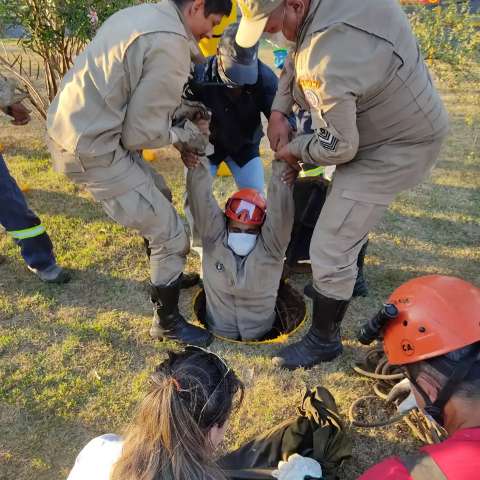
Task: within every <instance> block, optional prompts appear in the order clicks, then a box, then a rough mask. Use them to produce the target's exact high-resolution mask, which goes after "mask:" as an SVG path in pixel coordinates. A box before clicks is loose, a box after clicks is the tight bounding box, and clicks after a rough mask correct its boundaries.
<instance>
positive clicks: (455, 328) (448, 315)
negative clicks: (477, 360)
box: [383, 275, 480, 365]
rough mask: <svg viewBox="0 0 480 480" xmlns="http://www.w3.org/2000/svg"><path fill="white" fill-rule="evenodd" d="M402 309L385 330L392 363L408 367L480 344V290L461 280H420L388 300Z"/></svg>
mask: <svg viewBox="0 0 480 480" xmlns="http://www.w3.org/2000/svg"><path fill="white" fill-rule="evenodd" d="M388 302H389V303H393V304H394V305H395V306H396V307H397V309H398V316H397V317H396V318H395V319H392V320H390V321H389V322H388V323H387V325H386V326H385V330H384V338H383V342H384V350H385V354H386V355H387V358H388V361H389V362H390V363H391V364H394V365H406V364H409V363H414V362H419V361H420V360H426V359H428V358H433V357H438V356H439V355H443V354H446V353H449V352H452V351H454V350H457V349H459V348H463V347H466V346H467V345H471V344H473V343H476V342H479V341H480V289H479V288H477V287H475V286H474V285H472V284H471V283H468V282H466V281H464V280H461V279H460V278H455V277H447V276H443V275H427V276H424V277H418V278H415V279H413V280H409V281H408V282H406V283H404V284H403V285H401V286H400V287H399V288H397V289H396V290H395V291H394V292H393V293H392V294H391V295H390V298H389V300H388Z"/></svg>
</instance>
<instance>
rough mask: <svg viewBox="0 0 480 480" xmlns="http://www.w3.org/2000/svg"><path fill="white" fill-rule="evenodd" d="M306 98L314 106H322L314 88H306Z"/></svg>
mask: <svg viewBox="0 0 480 480" xmlns="http://www.w3.org/2000/svg"><path fill="white" fill-rule="evenodd" d="M305 99H306V100H307V102H308V104H309V105H310V106H311V107H312V108H318V107H319V106H320V99H319V98H318V95H317V94H316V93H315V92H314V91H313V90H305Z"/></svg>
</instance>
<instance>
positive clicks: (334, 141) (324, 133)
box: [315, 128, 338, 152]
mask: <svg viewBox="0 0 480 480" xmlns="http://www.w3.org/2000/svg"><path fill="white" fill-rule="evenodd" d="M315 134H316V135H317V137H318V139H319V142H320V145H321V146H322V147H323V148H324V149H325V150H330V151H331V152H335V151H336V150H337V145H338V138H337V137H336V136H335V135H333V134H332V133H331V132H329V131H328V130H325V129H324V128H319V129H318V130H315Z"/></svg>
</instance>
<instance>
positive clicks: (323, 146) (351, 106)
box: [289, 24, 392, 165]
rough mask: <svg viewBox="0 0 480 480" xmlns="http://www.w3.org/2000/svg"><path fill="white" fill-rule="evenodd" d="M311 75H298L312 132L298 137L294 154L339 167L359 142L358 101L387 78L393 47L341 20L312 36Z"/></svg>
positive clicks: (309, 56) (310, 50)
mask: <svg viewBox="0 0 480 480" xmlns="http://www.w3.org/2000/svg"><path fill="white" fill-rule="evenodd" d="M308 49H309V54H308V57H307V60H306V61H307V65H308V66H307V68H306V69H305V71H307V72H309V74H308V76H303V77H302V78H297V82H298V83H299V84H300V86H301V88H302V90H303V94H304V96H305V99H306V101H307V103H308V105H309V107H310V113H311V116H312V129H313V133H312V134H306V135H299V136H298V137H296V138H294V139H293V140H292V142H291V143H290V144H289V149H290V152H291V153H293V154H294V155H295V156H297V157H298V158H301V159H302V161H304V162H306V163H313V164H316V165H339V164H342V163H347V162H349V161H351V160H352V159H353V158H354V157H355V155H356V153H357V151H358V146H359V134H358V129H357V100H358V99H359V98H361V97H362V96H363V95H365V94H366V93H371V92H372V91H374V90H375V87H376V86H377V85H381V83H382V82H383V81H384V79H385V76H386V75H387V71H388V69H389V68H390V65H391V62H392V49H391V46H390V45H388V44H387V42H384V41H383V40H379V39H377V38H375V37H373V36H372V35H369V34H367V33H365V32H361V31H358V30H356V29H353V28H351V27H349V26H347V25H343V24H339V25H335V26H333V27H331V28H330V29H328V30H326V31H324V32H320V33H317V34H315V35H313V36H312V37H311V39H310V45H309V46H308Z"/></svg>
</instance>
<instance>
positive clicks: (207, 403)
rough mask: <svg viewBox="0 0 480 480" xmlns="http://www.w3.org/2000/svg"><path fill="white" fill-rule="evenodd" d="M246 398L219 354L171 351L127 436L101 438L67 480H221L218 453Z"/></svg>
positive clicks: (191, 349)
mask: <svg viewBox="0 0 480 480" xmlns="http://www.w3.org/2000/svg"><path fill="white" fill-rule="evenodd" d="M243 395H244V386H243V384H242V382H241V381H240V380H239V379H238V377H237V376H236V374H235V372H234V371H233V370H231V369H230V368H229V367H228V366H227V364H226V363H225V362H224V361H223V360H222V359H221V358H220V357H219V356H217V355H216V354H214V353H212V352H210V351H207V350H204V349H201V348H199V347H193V346H187V347H186V348H185V350H183V351H181V352H168V358H167V360H165V361H164V362H163V363H161V364H160V365H159V366H158V367H157V368H156V370H155V372H154V374H153V375H152V376H151V386H150V390H149V392H148V393H147V395H146V397H145V398H144V399H143V400H142V402H141V403H140V405H139V407H138V409H137V412H136V414H135V417H134V419H133V420H132V422H131V423H130V425H129V426H128V427H127V428H126V430H125V432H124V435H123V437H119V436H117V435H112V434H108V435H102V436H100V437H97V438H95V439H93V440H91V441H90V442H89V443H88V444H87V445H86V446H85V447H84V449H83V450H82V451H81V452H80V454H79V455H78V457H77V460H76V462H75V465H74V467H73V469H72V471H71V472H70V475H69V477H68V480H186V479H195V480H218V479H224V478H225V476H224V474H223V473H222V471H221V469H220V468H219V467H218V466H217V465H216V463H215V461H214V459H213V457H214V455H213V454H214V451H215V449H216V448H217V447H218V445H219V444H220V442H221V441H222V439H223V436H224V433H225V429H226V426H227V421H228V418H229V417H230V414H231V412H232V410H233V409H234V408H235V407H236V406H238V405H239V404H240V403H241V402H242V400H243Z"/></svg>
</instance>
